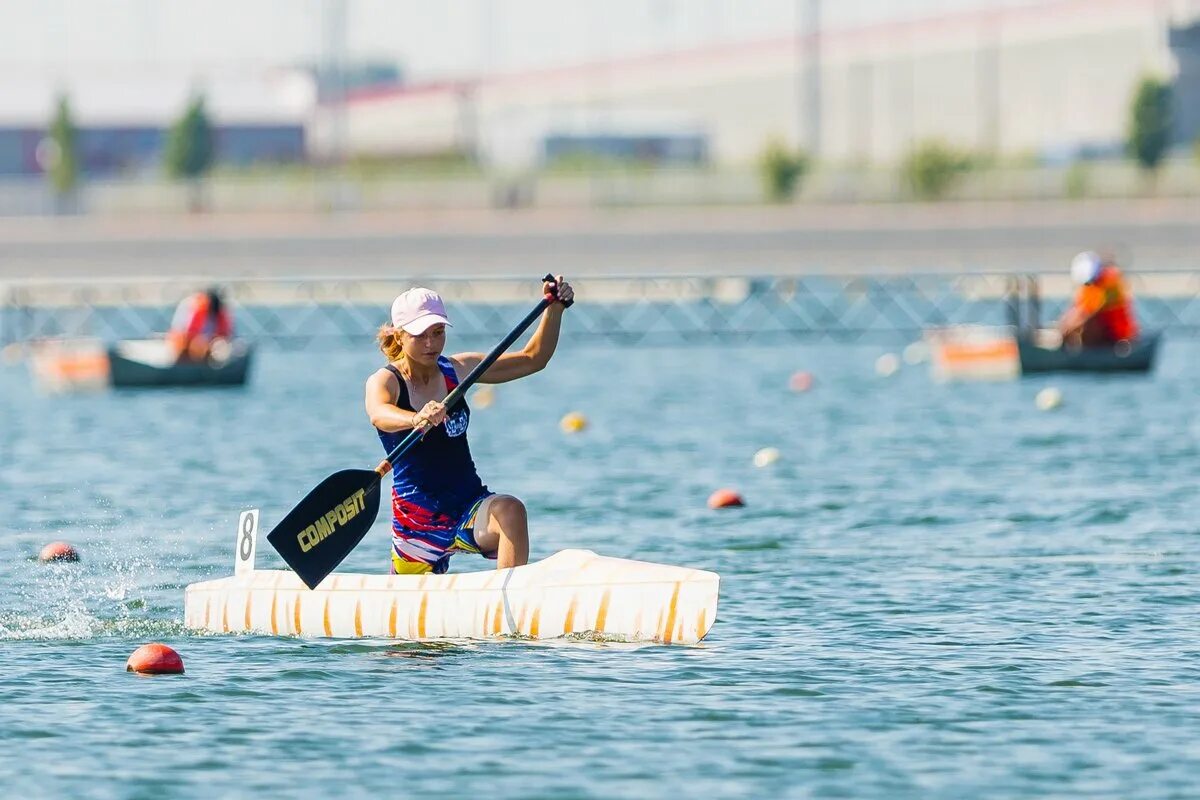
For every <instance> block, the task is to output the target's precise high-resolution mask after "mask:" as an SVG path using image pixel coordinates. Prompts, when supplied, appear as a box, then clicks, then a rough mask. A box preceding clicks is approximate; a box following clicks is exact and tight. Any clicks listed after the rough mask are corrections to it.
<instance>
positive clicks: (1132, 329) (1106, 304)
mask: <svg viewBox="0 0 1200 800" xmlns="http://www.w3.org/2000/svg"><path fill="white" fill-rule="evenodd" d="M1075 307H1076V308H1078V309H1080V310H1082V311H1083V312H1084V313H1085V314H1086V315H1087V316H1089V317H1094V318H1095V320H1096V321H1097V322H1098V323H1099V324H1100V325H1101V327H1103V328H1104V330H1105V332H1106V333H1107V334H1108V338H1110V339H1111V340H1112V341H1114V342H1119V341H1121V340H1122V339H1136V338H1137V335H1138V324H1137V320H1136V319H1134V316H1133V297H1132V296H1131V295H1130V294H1129V288H1128V287H1127V286H1126V285H1125V279H1124V278H1123V277H1122V275H1121V270H1119V269H1117V268H1116V267H1113V266H1107V267H1103V268H1102V269H1101V270H1100V274H1099V275H1097V276H1096V280H1094V281H1092V282H1091V283H1088V284H1084V285H1083V286H1080V287H1079V293H1078V294H1076V295H1075Z"/></svg>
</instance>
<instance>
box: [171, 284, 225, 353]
mask: <svg viewBox="0 0 1200 800" xmlns="http://www.w3.org/2000/svg"><path fill="white" fill-rule="evenodd" d="M188 302H189V303H190V304H191V307H190V308H189V309H188V312H187V314H186V316H185V318H184V320H183V322H182V325H178V326H177V327H175V328H173V329H172V330H171V332H170V333H169V334H167V338H168V339H169V340H170V341H172V342H173V343H174V344H175V345H176V346H177V347H182V346H185V345H186V344H187V342H189V341H191V340H193V339H196V338H198V337H204V339H206V340H208V339H214V338H216V337H221V338H224V339H229V338H232V336H233V317H231V316H230V314H229V309H228V308H226V307H225V306H224V305H222V307H221V310H220V311H218V312H217V313H216V314H215V315H214V314H213V313H212V311H211V310H210V309H209V306H208V295H207V294H206V293H204V292H201V293H198V294H195V295H192V296H191V297H189V298H188Z"/></svg>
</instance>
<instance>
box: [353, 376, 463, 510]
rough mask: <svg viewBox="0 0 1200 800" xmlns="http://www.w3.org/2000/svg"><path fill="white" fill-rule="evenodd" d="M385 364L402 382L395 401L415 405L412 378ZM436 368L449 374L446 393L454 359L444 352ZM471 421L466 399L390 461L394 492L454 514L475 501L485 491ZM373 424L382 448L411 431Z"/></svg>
mask: <svg viewBox="0 0 1200 800" xmlns="http://www.w3.org/2000/svg"><path fill="white" fill-rule="evenodd" d="M387 368H388V370H390V371H391V373H392V374H393V375H395V376H396V381H397V382H398V383H399V384H400V393H399V396H398V397H397V398H396V405H397V406H398V407H400V408H403V409H406V410H408V411H416V409H415V408H413V407H412V402H411V400H410V399H409V396H408V384H406V383H405V382H404V376H403V375H402V374H401V373H400V370H399V369H397V368H396V367H394V366H393V365H391V364H388V366H387ZM438 368H439V369H440V370H441V371H442V375H443V377H444V378H445V380H446V391H447V393H449V392H450V391H453V389H454V387H456V386H458V376H457V375H456V374H455V372H454V365H453V364H451V363H450V359H448V358H445V357H444V356H441V357H439V358H438ZM470 421H471V409H470V408H468V407H467V401H466V400H465V399H463V400H461V401H459V403H458V405H456V406H455V407H454V409H453V410H452V411H450V412H449V413H448V414H447V415H446V420H445V422H443V423H442V424H441V425H438V426H436V427H434V428H430V429H429V430H428V431H426V432H425V436H424V437H423V438H422V439H421V441H419V442H417V443H416V444H415V445H413V447H412V448H410V449H409V451H408V452H407V453H406V454H405V455H404V456H403V457H402V458H401V459H400V462H399V463H398V464H393V465H392V487H393V494H394V495H395V496H396V497H399V498H400V499H401V500H404V501H406V502H407V503H413V504H416V505H418V506H420V507H421V508H423V509H426V510H428V511H432V512H437V513H440V514H445V515H447V516H449V517H453V518H455V519H457V518H459V517H460V516H462V514H464V513H466V511H467V509H468V508H469V507H470V506H471V504H472V503H474V502H475V500H477V499H478V498H479V496H480V495H481V494H483V493H484V492H486V491H487V487H485V486H484V485H483V481H481V480H480V479H479V473H478V472H477V471H476V469H475V461H474V460H473V459H472V458H471V448H470V447H469V446H468V445H467V427H468V426H469V425H470ZM375 430H376V432H377V433H378V434H379V440H380V441H381V442H382V443H383V448H384V450H385V451H387V452H389V453H390V452H391V451H392V450H394V449H395V448H396V446H397V445H398V444H400V442H401V441H403V440H404V437H405V436H407V435H408V433H409V431H407V430H403V431H395V432H387V431H381V430H379V429H378V428H376V429H375Z"/></svg>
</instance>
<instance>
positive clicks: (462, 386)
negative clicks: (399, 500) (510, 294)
mask: <svg viewBox="0 0 1200 800" xmlns="http://www.w3.org/2000/svg"><path fill="white" fill-rule="evenodd" d="M543 280H546V281H551V282H553V281H554V277H553V276H552V275H547V276H546V277H545V278H543ZM554 302H557V301H556V300H555V299H554V298H552V297H543V298H542V302H540V303H538V304H537V305H536V306H534V308H533V310H532V311H530V312H529V313H528V314H526V315H525V319H523V320H521V321H520V322H519V323H517V327H515V328H513V329H512V330H511V331H510V332H509V334H508V335H507V336H505V337H504V338H503V339H501V340H500V343H499V344H498V345H496V346H495V347H493V348H492V351H491V352H490V353H488V354H487V355H486V356H484V358H483V360H482V361H480V362H479V364H478V365H476V367H475V369H473V370H471V372H470V373H469V374H468V375H467V377H465V378H463V379H462V382H461V383H459V384H458V386H455V387H454V389H453V390H452V391H451V392H450V394H448V395H446V399H445V400H443V401H442V405H444V406H445V407H446V410H447V411H450V410H452V409H453V408H454V406H456V405H457V404H458V401H459V400H461V399H462V397H463V395H464V394H466V392H467V390H468V389H470V388H471V386H473V385H474V384H475V382H476V381H478V380H479V379H480V378H481V377H483V373H485V372H487V371H488V369H490V368H491V366H492V364H495V363H496V359H498V358H500V356H502V355H504V351H506V350H508V348H510V347H512V343H513V342H515V341H516V340H517V338H518V337H520V335H521V334H523V333H524V332H525V330H526V329H527V328H528V327H529V326H530V325H532V324H533V322H534V320H536V319H537V318H538V317H540V316H541V315H542V312H543V311H545V310H546V309H547V308H549V307H550V304H551V303H554ZM424 435H425V432H424V431H422V430H420V429H419V428H413V429H412V430H411V431H409V434H408V435H407V436H405V437H404V439H403V440H401V442H400V444H398V445H396V446H395V448H393V449H392V451H391V452H390V453H388V454H387V458H385V459H384V460H383V461H380V462H379V466H377V467H376V468H375V472H376V473H377V474H378V475H379V477H380V478H382V477H383V476H384V475H387V474H388V473H389V472H391V470H392V464H394V463H396V460H397V459H399V458H401V457H402V456H403V455H404V454H405V453H407V452H408V451H409V450H410V449H412V447H413V445H415V444H416V443H417V442H419V441H421V437H423V436H424Z"/></svg>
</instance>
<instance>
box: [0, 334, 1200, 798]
mask: <svg viewBox="0 0 1200 800" xmlns="http://www.w3.org/2000/svg"><path fill="white" fill-rule="evenodd" d="M451 344H452V346H453V341H452V343H451ZM885 349H886V348H883V347H879V346H874V345H871V346H868V345H841V344H796V345H789V346H782V345H780V346H770V347H757V346H715V345H697V346H693V347H672V348H657V347H640V346H628V347H615V346H584V345H582V344H577V343H572V342H571V341H567V342H565V343H564V345H563V346H562V348H561V350H560V353H559V355H558V356H557V357H556V360H555V361H554V363H553V364H552V365H551V367H550V368H549V370H547V371H546V372H545V373H542V374H540V375H537V376H534V377H531V378H529V379H527V380H524V381H521V382H519V383H515V384H509V385H504V386H500V387H497V389H496V402H495V404H494V405H493V406H492V407H490V408H487V409H482V408H479V409H476V412H475V415H474V418H473V422H472V429H471V436H472V447H473V450H474V453H475V456H476V461H477V462H478V464H479V467H480V471H481V473H482V475H483V477H484V480H485V481H486V482H487V483H488V484H489V485H490V486H491V487H492V488H493V489H497V490H502V491H505V492H511V493H515V494H517V495H519V496H520V497H522V498H523V499H524V500H525V501H526V503H527V505H528V506H529V508H530V511H531V515H532V535H533V543H532V550H533V557H534V558H540V557H543V556H546V555H548V554H550V553H552V552H554V551H556V550H559V549H562V548H566V547H586V548H590V549H593V550H596V551H598V552H600V553H604V554H608V555H615V556H623V557H633V558H639V559H645V560H651V561H659V562H663V563H670V564H680V565H686V566H694V567H700V568H704V569H710V570H714V571H716V572H719V573H720V574H721V577H722V583H721V601H720V608H719V612H718V618H717V622H716V624H715V626H714V627H713V629H712V632H711V634H710V635H709V637H708V639H706V640H705V642H704V643H703V644H701V645H699V646H696V647H677V646H676V647H666V646H650V645H645V646H631V645H621V644H616V643H584V642H549V643H529V642H518V641H497V642H487V643H478V642H476V643H466V642H448V643H441V644H412V643H394V642H386V641H363V642H335V641H329V640H320V639H297V638H270V637H261V636H232V635H226V636H211V635H210V636H199V635H193V634H190V633H189V632H188V631H187V630H185V629H184V628H183V626H182V619H183V589H184V586H185V585H187V584H188V583H191V582H193V581H198V580H205V579H209V578H214V577H220V576H223V575H225V574H229V573H230V571H231V569H232V560H233V557H232V544H233V539H234V527H235V525H236V521H237V516H238V511H239V510H240V509H243V508H248V507H259V508H261V509H262V524H263V529H264V530H269V529H270V527H271V526H272V525H273V524H274V523H275V522H276V521H277V520H278V519H279V518H280V517H281V516H282V515H283V514H284V513H285V512H286V511H287V510H288V509H290V508H291V507H292V505H294V504H295V502H296V501H297V500H299V498H300V497H301V496H303V494H304V493H305V492H307V491H308V489H309V488H311V487H312V486H313V485H314V484H316V483H317V482H318V481H319V480H320V479H321V478H323V477H324V476H325V475H326V474H327V473H329V472H332V471H334V470H336V469H341V468H349V467H357V468H369V467H371V466H373V465H374V464H375V463H376V462H377V461H378V459H379V458H380V456H381V454H382V450H381V449H380V447H379V445H378V442H377V440H376V439H375V437H374V434H373V432H372V431H371V429H370V428H369V426H368V424H367V422H366V419H365V416H364V414H363V412H362V398H361V390H362V380H363V378H364V377H365V376H366V375H367V374H368V373H369V372H370V370H371V369H372V368H373V367H374V366H376V365H377V364H378V357H377V355H376V354H374V353H373V352H372V345H371V343H370V342H369V341H367V342H364V343H363V346H362V347H361V348H359V349H357V350H350V349H345V350H320V351H315V350H313V351H305V352H283V351H278V350H267V351H264V352H262V353H261V354H260V355H261V359H260V361H259V363H258V364H257V365H256V371H255V373H254V375H253V376H252V383H251V385H250V386H249V387H248V388H247V389H245V390H244V391H239V390H234V391H213V392H162V393H111V394H93V395H78V396H70V395H57V396H44V395H39V394H36V393H34V392H32V391H31V389H30V382H29V378H28V375H27V374H26V372H25V371H24V369H23V368H21V367H14V366H9V367H6V368H3V369H2V370H0V457H2V461H0V508H3V517H2V519H3V522H2V523H0V530H2V533H3V539H2V543H0V553H3V556H4V557H3V558H2V559H0V587H3V595H2V598H0V731H3V736H4V742H5V758H4V759H3V760H2V762H0V763H2V765H0V786H3V787H4V788H5V789H6V790H7V791H8V793H9V794H11V795H13V796H20V795H25V796H33V795H60V796H71V797H120V798H126V797H160V796H172V797H211V796H250V795H261V796H282V795H293V796H295V795H311V796H350V797H360V796H361V797H368V796H371V797H378V796H386V797H392V796H420V797H442V796H444V797H467V796H488V797H564V798H567V797H597V798H601V797H603V798H607V797H620V798H647V797H668V798H676V797H692V796H705V797H709V796H712V797H753V798H760V797H809V796H811V797H880V798H883V797H888V798H894V797H945V798H960V797H984V796H987V797H1045V796H1077V797H1089V798H1097V797H1113V798H1133V797H1185V796H1195V794H1196V793H1197V791H1198V790H1197V788H1196V784H1197V778H1198V776H1200V747H1198V746H1197V744H1196V732H1197V731H1198V730H1200V627H1198V626H1197V622H1196V620H1197V617H1196V608H1197V604H1198V603H1200V583H1198V582H1197V568H1198V567H1200V495H1198V493H1197V491H1196V479H1197V473H1198V469H1197V467H1198V465H1200V414H1198V410H1197V409H1198V408H1200V406H1198V404H1197V398H1198V397H1200V366H1197V365H1198V364H1200V344H1198V343H1195V342H1189V341H1177V340H1171V341H1168V342H1167V343H1166V345H1165V346H1164V350H1163V353H1162V357H1163V358H1162V361H1161V363H1160V365H1159V370H1158V371H1157V373H1156V374H1155V375H1153V376H1152V377H1149V378H1143V377H1123V378H1097V377H1053V378H1039V379H1025V380H1022V381H1017V382H1012V383H1003V384H975V385H939V384H935V383H933V382H932V381H931V380H930V379H929V376H928V374H927V372H926V370H925V368H924V367H909V366H906V367H904V368H903V369H902V370H901V371H900V372H899V373H898V374H896V375H894V376H892V377H891V378H881V377H879V376H877V375H876V374H875V372H874V369H873V364H874V361H875V358H876V357H877V356H878V355H880V354H881V353H883V352H885ZM800 369H803V370H808V371H810V372H812V373H813V375H814V376H815V385H814V387H813V388H812V390H811V391H809V392H807V393H804V394H796V393H792V392H790V391H789V390H788V387H787V384H788V376H789V375H790V374H791V373H792V372H794V371H796V370H800ZM1051 385H1053V386H1056V387H1058V388H1059V389H1061V390H1062V392H1063V396H1064V402H1063V405H1062V407H1061V408H1059V409H1057V410H1055V411H1052V412H1049V413H1044V412H1039V411H1037V410H1036V409H1035V407H1034V396H1035V395H1036V393H1037V391H1038V390H1039V389H1042V388H1045V387H1046V386H1051ZM568 411H580V412H582V413H584V414H586V415H587V417H588V418H589V420H590V423H591V425H590V428H589V429H588V430H587V431H586V432H584V433H583V434H579V435H571V436H569V435H565V434H563V433H561V432H560V430H559V428H558V420H559V418H560V417H561V416H562V415H563V414H565V413H566V412H568ZM767 446H772V447H777V448H779V450H780V451H781V452H782V456H783V457H782V459H781V460H780V461H779V462H778V463H776V464H774V465H773V466H771V467H768V468H762V469H760V468H756V467H755V466H753V464H752V456H753V454H754V453H755V451H756V450H758V449H759V448H762V447H767ZM720 486H730V487H733V488H736V489H738V490H739V491H740V492H741V493H742V494H743V495H744V496H745V498H746V502H747V506H746V507H745V508H743V509H730V510H724V511H710V510H708V509H707V508H706V507H705V499H706V497H707V496H708V494H709V493H710V492H711V491H712V490H713V489H715V488H717V487H720ZM387 530H388V529H387V520H386V518H385V517H384V516H383V515H381V517H380V520H379V522H378V524H377V525H376V527H375V529H374V530H373V531H372V533H371V534H370V535H369V536H368V538H367V539H366V540H365V541H364V542H363V544H362V545H361V546H360V547H359V548H358V549H357V550H356V551H355V552H354V553H353V554H352V556H351V557H350V559H348V560H347V562H346V563H345V564H344V565H343V567H342V569H345V570H350V571H386V569H387V550H388V538H387ZM60 538H61V539H68V540H70V541H71V542H73V543H74V544H75V545H77V546H78V548H79V549H80V552H81V554H82V561H81V562H80V563H79V564H75V565H49V566H47V565H42V564H39V563H37V562H36V560H35V558H34V556H35V555H36V553H37V552H38V550H39V549H40V547H41V546H42V545H43V544H45V543H46V542H48V541H51V540H54V539H60ZM259 563H260V566H268V567H277V566H279V563H280V562H279V560H278V558H277V557H276V556H275V554H274V552H273V551H271V550H270V548H269V547H268V546H267V545H266V544H265V542H263V544H262V546H261V547H260V549H259ZM482 566H484V562H483V561H481V560H478V559H476V560H472V559H471V557H470V556H465V555H460V556H457V557H456V559H455V562H454V570H455V571H463V570H466V569H478V568H481V567H482ZM148 641H163V642H166V643H168V644H170V645H172V646H173V647H175V648H176V649H177V650H178V651H179V652H180V654H181V655H182V656H183V659H184V661H185V663H186V666H187V673H186V674H185V675H183V676H165V677H153V678H147V677H137V676H134V675H131V674H128V673H126V672H125V671H124V669H125V660H126V658H127V657H128V655H129V654H130V652H132V651H133V650H134V649H135V648H136V647H137V646H138V645H140V644H143V643H145V642H148Z"/></svg>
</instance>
